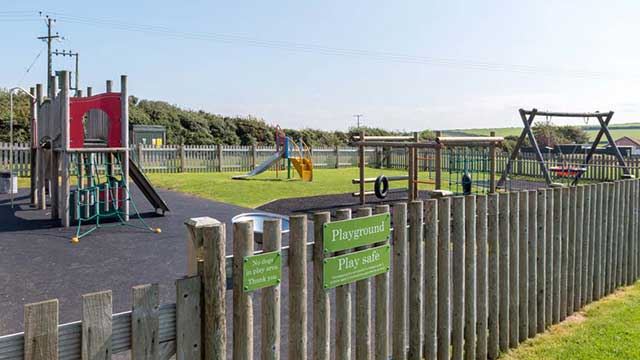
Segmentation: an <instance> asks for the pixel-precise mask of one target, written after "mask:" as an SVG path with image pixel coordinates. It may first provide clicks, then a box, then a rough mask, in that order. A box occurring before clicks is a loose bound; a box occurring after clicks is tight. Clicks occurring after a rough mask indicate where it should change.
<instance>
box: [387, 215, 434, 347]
mask: <svg viewBox="0 0 640 360" xmlns="http://www.w3.org/2000/svg"><path fill="white" fill-rule="evenodd" d="M374 212H375V213H376V214H385V213H389V205H377V206H376V207H375V210H374ZM434 280H435V279H434ZM374 282H375V303H376V313H375V329H374V330H375V339H376V340H375V358H376V359H385V360H386V359H388V358H389V273H388V272H386V273H384V274H380V275H377V276H376V277H375V278H374ZM434 283H435V282H434Z"/></svg>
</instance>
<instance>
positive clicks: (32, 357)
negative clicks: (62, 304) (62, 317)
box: [24, 299, 58, 360]
mask: <svg viewBox="0 0 640 360" xmlns="http://www.w3.org/2000/svg"><path fill="white" fill-rule="evenodd" d="M24 359H25V360H57V359H58V300H57V299H56V300H48V301H43V302H38V303H33V304H28V305H25V307H24Z"/></svg>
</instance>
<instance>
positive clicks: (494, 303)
mask: <svg viewBox="0 0 640 360" xmlns="http://www.w3.org/2000/svg"><path fill="white" fill-rule="evenodd" d="M487 205H488V206H487V242H488V247H489V254H488V260H489V264H488V280H487V283H488V285H489V290H488V292H489V301H488V304H489V309H488V313H489V314H488V316H489V318H488V325H489V338H488V340H487V355H488V357H489V359H491V360H495V359H497V358H498V354H499V350H500V348H499V338H500V337H499V331H500V328H499V322H498V316H499V314H500V280H501V279H500V277H499V272H500V261H499V256H500V247H499V246H500V244H499V241H498V240H499V234H498V229H499V227H498V194H490V195H488V201H487Z"/></svg>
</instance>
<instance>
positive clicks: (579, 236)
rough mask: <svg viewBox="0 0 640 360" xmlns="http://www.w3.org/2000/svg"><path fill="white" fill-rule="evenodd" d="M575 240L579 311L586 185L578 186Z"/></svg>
mask: <svg viewBox="0 0 640 360" xmlns="http://www.w3.org/2000/svg"><path fill="white" fill-rule="evenodd" d="M575 196H576V203H575V240H574V242H575V243H574V254H575V255H574V256H575V261H574V267H573V272H574V274H575V275H574V281H573V287H574V289H573V309H574V311H578V310H579V309H580V308H581V307H582V304H581V303H582V257H583V254H582V241H583V229H582V224H583V216H584V187H583V186H578V187H577V189H576V192H575Z"/></svg>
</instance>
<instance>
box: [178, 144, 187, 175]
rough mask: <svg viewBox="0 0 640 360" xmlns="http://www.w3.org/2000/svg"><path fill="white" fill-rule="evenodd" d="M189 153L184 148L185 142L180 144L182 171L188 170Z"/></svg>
mask: <svg viewBox="0 0 640 360" xmlns="http://www.w3.org/2000/svg"><path fill="white" fill-rule="evenodd" d="M186 158H187V155H186V152H185V150H184V144H181V145H180V172H186V171H187V170H186V169H187V159H186Z"/></svg>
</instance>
